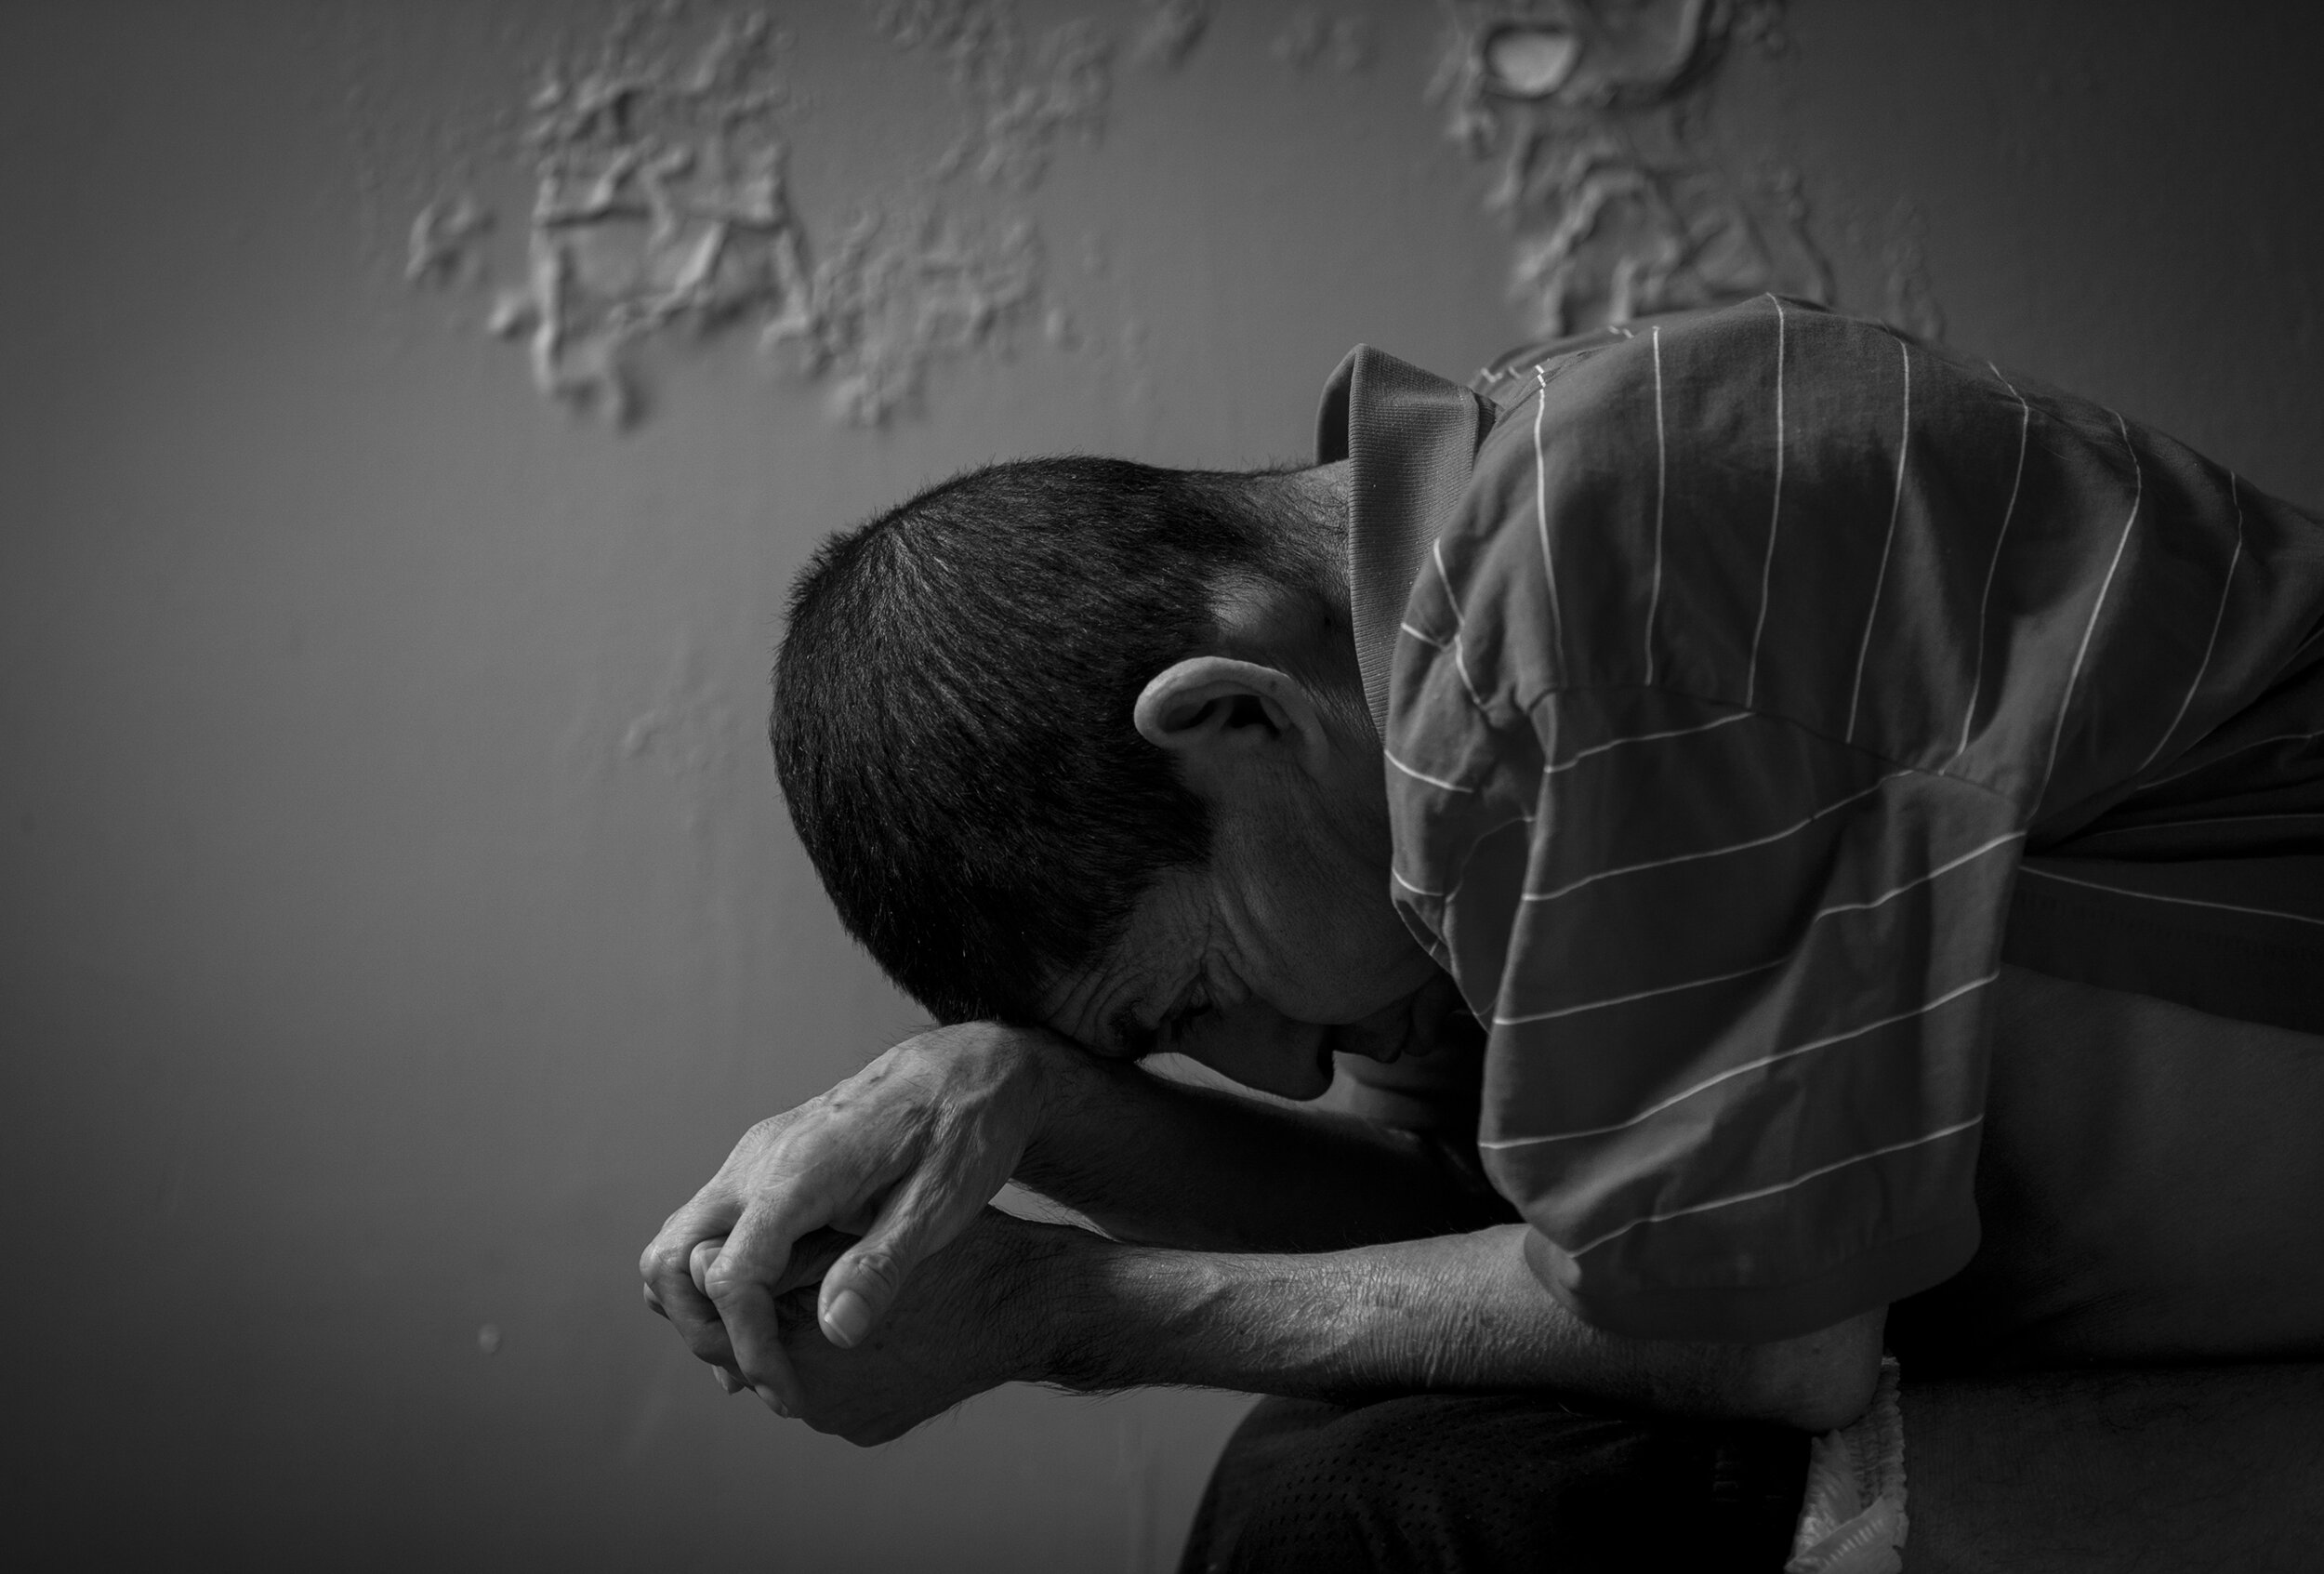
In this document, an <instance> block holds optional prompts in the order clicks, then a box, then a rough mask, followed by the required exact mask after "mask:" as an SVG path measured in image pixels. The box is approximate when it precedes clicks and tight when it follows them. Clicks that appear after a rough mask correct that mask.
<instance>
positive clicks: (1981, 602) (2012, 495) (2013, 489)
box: [1946, 361, 2033, 770]
mask: <svg viewBox="0 0 2324 1574" xmlns="http://www.w3.org/2000/svg"><path fill="white" fill-rule="evenodd" d="M1986 369H1987V371H1990V372H1991V373H1992V374H1993V376H1994V377H1995V379H1996V380H1997V381H1999V382H2000V385H2001V386H2002V387H2003V388H2006V389H2008V390H2009V391H2010V397H2011V398H2013V399H2014V400H2016V401H2017V463H2016V464H2015V465H2014V466H2013V467H2012V468H2011V470H2010V477H2009V502H2008V504H2007V505H2006V506H2005V507H2004V508H2003V509H2001V528H2000V532H1999V533H1997V534H1996V535H1995V536H1994V537H1993V556H1992V557H1991V558H1990V559H1988V560H1987V562H1986V565H1985V589H1984V590H1982V591H1981V592H1979V594H1978V596H1977V644H1976V655H1974V657H1973V660H1974V663H1975V665H1974V667H1973V668H1971V669H1970V676H1969V703H1968V705H1967V706H1965V707H1964V708H1962V710H1961V744H1960V747H1956V748H1955V749H1954V750H1953V759H1952V760H1951V761H1947V762H1946V768H1947V769H1948V770H1949V769H1951V767H1952V764H1953V762H1954V761H1959V760H1960V759H1961V756H1962V755H1964V754H1966V753H1968V752H1969V729H1970V728H1971V727H1973V726H1974V725H1975V724H1976V720H1977V698H1978V696H1979V695H1980V694H1984V692H1985V642H1986V629H1987V625H1988V624H1989V623H1990V622H1991V620H1992V616H1993V581H1994V580H1996V579H1997V578H1999V577H2000V573H2001V549H2003V548H2004V547H2007V546H2008V545H2009V527H2010V522H2011V521H2012V520H2014V519H2015V518H2016V517H2017V493H2018V489H2019V488H2020V487H2022V486H2023V485H2024V484H2025V482H2026V440H2027V437H2029V436H2030V435H2031V434H2032V431H2033V406H2032V405H2030V404H2028V403H2026V396H2025V395H2024V394H2022V393H2020V392H2018V391H2017V385H2016V384H2015V383H2013V382H2011V381H2010V380H2009V378H2007V377H2002V376H2001V368H2000V367H1999V366H1996V365H1995V364H1993V363H1992V362H1990V361H1987V363H1986Z"/></svg>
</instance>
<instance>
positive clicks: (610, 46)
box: [405, 0, 1111, 427]
mask: <svg viewBox="0 0 2324 1574" xmlns="http://www.w3.org/2000/svg"><path fill="white" fill-rule="evenodd" d="M684 10H685V8H684V7H680V6H676V5H669V4H663V5H657V6H655V7H651V8H650V9H634V8H633V9H630V10H627V11H625V12H624V13H622V14H621V16H620V18H619V19H618V20H617V21H616V23H615V24H614V27H612V28H611V29H610V30H609V31H608V33H607V35H606V36H605V38H604V39H603V40H602V41H601V43H600V44H599V46H597V47H596V48H595V49H594V50H592V51H590V52H589V53H588V54H587V55H586V56H583V57H579V58H574V59H565V60H552V61H551V62H550V63H549V64H548V67H547V68H546V69H545V70H544V72H543V73H542V77H541V81H540V86H539V87H538V88H537V89H536V90H535V93H534V94H533V96H532V99H531V100H530V102H529V103H528V104H527V106H526V128H525V133H524V137H523V142H522V146H523V152H524V156H525V157H526V159H527V160H528V161H529V165H530V168H529V173H530V175H531V178H532V182H533V186H534V200H533V205H532V211H531V214H530V217H529V220H528V224H527V228H526V231H525V237H524V239H525V257H524V262H523V277H522V283H520V284H513V285H508V286H506V287H503V288H501V289H499V290H498V291H497V292H496V295H495V299H494V301H493V304H492V306H491V309H490V311H489V313H488V314H487V317H486V321H485V326H486V327H487V329H488V330H489V331H490V332H491V333H493V334H494V335H495V336H497V337H502V338H505V339H508V340H510V341H511V342H514V343H518V344H521V345H522V346H523V347H524V348H525V350H526V351H527V354H528V358H529V360H530V363H531V367H532V374H533V381H534V385H535V387H536V388H537V389H538V390H540V391H541V392H542V393H543V394H545V395H547V396H548V397H550V398H551V399H554V400H557V401H559V402H561V403H565V404H567V405H569V406H572V407H574V408H575V409H576V410H582V411H588V412H592V413H594V414H596V415H599V416H601V417H603V418H604V419H605V420H606V421H607V422H608V423H609V424H611V425H613V426H615V427H622V426H626V425H627V424H629V423H630V422H631V421H632V420H634V419H635V418H636V417H637V416H638V414H639V413H640V408H641V403H640V388H639V386H638V379H637V376H636V372H635V369H634V364H633V355H632V352H633V351H634V349H635V348H636V347H637V346H638V345H640V343H641V342H642V341H644V340H647V339H649V338H654V337H667V336H669V335H672V334H674V333H678V332H680V331H682V333H683V334H684V335H685V336H686V337H690V338H695V339H701V338H707V337H716V336H719V335H721V334H724V333H727V332H730V331H733V330H737V329H746V330H748V331H750V332H752V333H753V334H755V336H756V337H757V340H758V343H759V347H760V348H761V349H762V350H764V351H769V352H775V353H780V354H782V355H784V356H786V358H787V360H788V362H789V364H790V365H791V366H792V367H793V368H794V369H796V370H797V371H798V372H799V373H800V374H801V375H803V376H805V377H809V378H811V379H814V380H819V381H822V382H824V383H825V385H826V386H827V387H828V388H829V390H830V398H831V408H832V411H833V413H834V415H835V416H836V417H838V418H840V419H843V420H846V421H850V422H852V423H856V424H862V425H872V424H877V423H878V422H881V421H884V420H886V419H887V418H889V417H891V415H893V414H894V413H896V412H897V411H899V410H902V409H905V408H907V407H909V406H911V405H912V404H913V403H915V402H916V401H917V400H918V398H919V396H920V394H921V392H922V390H923V387H924V384H925V381H926V377H927V374H928V371H929V369H930V367H931V365H932V364H935V363H937V362H940V361H943V360H945V359H948V358H952V357H957V356H960V355H965V354H968V353H971V352H972V351H976V350H978V349H980V348H983V347H985V346H988V345H993V344H996V343H999V342H1002V341H1005V340H1006V339H1007V337H1009V335H1010V332H1011V331H1012V330H1013V329H1014V327H1015V325H1016V324H1017V323H1018V322H1019V321H1020V320H1021V319H1022V318H1023V317H1024V316H1025V315H1026V314H1027V313H1029V312H1031V311H1034V309H1035V308H1036V306H1037V304H1038V300H1039V296H1040V282H1041V248H1040V245H1039V240H1038V236H1037V233H1036V232H1035V230H1034V228H1033V226H1032V224H1031V222H1030V221H1029V220H1026V219H1023V218H1001V219H998V220H996V221H992V222H976V221H972V220H971V219H969V218H962V217H958V216H956V215H953V214H950V213H948V212H946V211H945V209H944V205H943V204H942V203H940V202H939V201H938V200H937V199H936V197H935V195H934V194H933V188H934V187H935V186H936V185H938V184H941V183H942V182H943V181H944V180H946V179H951V178H953V177H954V176H956V175H958V174H960V173H962V172H964V171H965V172H971V173H972V174H973V175H974V177H975V178H976V179H978V180H980V181H981V182H983V183H984V184H986V185H990V186H993V187H996V188H999V189H1002V190H1004V191H1006V192H1011V193H1015V194H1022V193H1023V192H1027V191H1029V190H1031V189H1032V188H1033V187H1034V186H1035V185H1037V184H1038V182H1039V180H1040V179H1041V176H1042V174H1043V173H1044V172H1045V170H1046V168H1047V165H1048V162H1049V159H1050V152H1051V149H1052V146H1053V145H1054V144H1055V143H1056V142H1057V140H1058V139H1061V138H1063V137H1066V136H1069V135H1076V136H1079V137H1081V138H1083V139H1089V140H1094V139H1096V138H1097V137H1098V136H1099V135H1100V134H1101V133H1102V131H1103V119H1104V111H1105V105H1106V100H1107V97H1108V81H1107V76H1106V62H1107V58H1108V53H1109V51H1110V47H1111V46H1110V45H1109V44H1108V43H1107V42H1106V41H1105V40H1104V39H1103V38H1101V37H1100V36H1098V35H1097V34H1096V33H1094V31H1093V30H1091V29H1090V28H1089V27H1088V26H1087V25H1086V24H1082V23H1071V24H1068V25H1066V26H1064V27H1061V28H1057V29H1053V30H1050V32H1048V33H1044V34H1042V35H1041V36H1039V37H1038V38H1037V39H1035V40H1034V41H1033V42H1032V43H1031V45H1030V46H1027V45H1025V44H1023V42H1022V38H1021V33H1020V31H1019V29H1018V27H1017V24H1016V20H1015V17H1014V13H1013V11H1012V10H1011V8H1010V7H1009V6H1008V5H1007V4H1005V3H995V0H953V3H941V0H937V3H931V0H918V3H914V4H894V3H891V4H885V5H882V6H879V7H876V8H872V9H871V14H870V16H869V19H868V20H870V21H871V23H872V25H873V26H874V27H875V28H876V29H877V30H878V33H880V34H881V35H883V36H885V37H886V38H887V39H888V40H889V41H890V42H891V44H894V45H896V46H898V47H900V48H904V49H925V50H927V51H929V52H931V53H933V54H935V55H937V56H938V57H940V58H941V59H942V60H944V62H945V63H946V64H947V65H948V66H949V67H950V69H951V73H952V76H953V80H954V83H955V85H956V87H957V88H958V90H959V91H960V92H961V93H962V95H963V97H964V98H965V99H967V100H968V102H969V107H970V109H971V115H970V126H969V129H968V130H967V131H966V132H964V133H963V135H962V136H961V137H960V138H959V139H957V140H956V141H955V142H954V144H953V145H952V147H951V148H950V149H948V150H947V151H945V152H944V153H943V154H942V155H941V156H939V157H938V158H937V159H936V160H935V161H934V164H933V165H932V167H931V172H930V176H929V178H928V180H927V181H926V182H925V183H924V184H925V185H926V186H927V187H928V188H929V189H927V190H920V191H906V192H902V193H895V194H891V196H890V200H888V201H887V202H886V203H885V204H884V205H878V204H875V205H868V206H866V207H865V209H864V210H862V211H860V212H858V213H856V214H854V215H852V216H851V217H849V218H845V219H844V220H842V221H840V222H839V223H838V224H836V225H826V226H820V227H818V230H817V231H815V232H813V233H811V231H810V229H809V226H808V225H807V223H806V222H805V221H804V220H803V219H802V218H801V216H800V215H799V211H798V209H797V207H796V205H794V204H793V202H792V200H791V197H790V193H789V189H788V186H787V183H786V177H785V165H786V158H787V156H788V144H787V142H786V138H785V135H784V126H783V117H784V114H785V112H786V111H787V110H789V109H791V108H792V107H793V96H792V93H791V91H790V89H789V87H788V86H786V80H785V76H786V70H785V68H786V65H787V63H788V61H787V55H788V52H789V49H790V44H789V40H788V37H787V35H786V33H785V32H784V31H783V30H782V28H781V27H779V26H778V25H777V24H776V23H775V22H774V21H773V20H772V19H771V18H770V17H769V16H768V15H767V14H765V13H760V12H746V13H736V14H733V15H729V16H727V17H724V18H722V19H720V20H717V21H715V22H714V23H711V24H709V25H708V26H707V29H706V35H702V36H696V37H694V38H693V40H692V42H693V44H694V46H693V47H692V48H689V47H687V45H688V43H689V37H688V35H689V33H695V34H702V33H703V30H702V29H701V28H699V27H693V28H690V26H689V21H690V19H689V18H688V17H686V15H685V14H684ZM492 218H493V216H492V215H491V213H490V212H488V211H486V210H484V209H482V208H480V207H479V206H478V205H476V204H475V202H474V201H473V199H472V198H470V197H469V196H468V195H466V194H464V193H463V194H461V195H458V196H455V197H448V198H444V199H440V200H439V201H437V202H434V203H430V204H429V205H428V206H426V207H425V208H423V209H422V210H421V212H420V214H419V215H418V217H417V218H416V219H415V220H414V222H413V226H412V231H411V236H410V242H409V247H408V258H407V262H406V269H405V273H406V277H407V278H408V279H409V280H410V281H411V282H412V283H413V284H417V285H422V286H429V287H450V286H455V285H459V284H467V283H470V282H473V281H475V280H476V279H478V278H479V277H481V276H487V275H488V273H489V270H488V269H486V268H485V267H484V266H483V265H482V260H481V258H482V252H481V246H480V243H481V241H482V238H483V237H484V236H485V235H486V234H487V233H488V231H490V229H491V227H492ZM1048 337H1049V338H1050V342H1051V343H1053V344H1058V345H1060V346H1061V347H1062V346H1063V345H1064V344H1066V343H1067V342H1068V341H1070V340H1071V338H1072V337H1073V336H1072V335H1071V334H1070V333H1063V332H1058V331H1054V330H1053V331H1052V332H1051V333H1050V335H1049V336H1048Z"/></svg>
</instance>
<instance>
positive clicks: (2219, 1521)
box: [1903, 1366, 2324, 1574]
mask: <svg viewBox="0 0 2324 1574" xmlns="http://www.w3.org/2000/svg"><path fill="white" fill-rule="evenodd" d="M1905 1379H1906V1381H1905V1389H1904V1395H1903V1406H1904V1421H1905V1469H1906V1475H1907V1479H1908V1490H1909V1493H1910V1496H1909V1498H1908V1513H1909V1514H1910V1515H1911V1518H1912V1529H1911V1537H1910V1541H1909V1542H1908V1548H1907V1553H1906V1556H1907V1559H1908V1563H1909V1565H1910V1567H1912V1568H1913V1569H1914V1571H1915V1574H1979V1571H1982V1570H1988V1569H1991V1570H2000V1569H2016V1568H2042V1569H2049V1570H2055V1571H2057V1574H2074V1571H2076V1570H2083V1569H2087V1570H2091V1571H2092V1574H2097V1571H2099V1570H2106V1571H2109V1574H2115V1571H2126V1570H2136V1569H2147V1568H2153V1569H2181V1568H2237V1569H2251V1570H2255V1571H2262V1574H2264V1571H2266V1570H2273V1569H2283V1570H2292V1569H2306V1568H2312V1567H2316V1564H2317V1555H2318V1550H2319V1549H2320V1548H2324V1366H2254V1367H2231V1368H2209V1369H2184V1370H2159V1371H2124V1372H2075V1373H2059V1374H2045V1375H2040V1376H2029V1377H2014V1378H2002V1379H1991V1380H1976V1381H1956V1382H1934V1383H1927V1384H1916V1383H1914V1382H1912V1377H1911V1373H1910V1372H1909V1371H1908V1372H1907V1373H1906V1374H1905Z"/></svg>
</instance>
